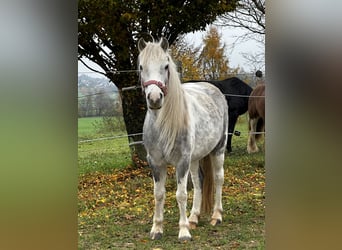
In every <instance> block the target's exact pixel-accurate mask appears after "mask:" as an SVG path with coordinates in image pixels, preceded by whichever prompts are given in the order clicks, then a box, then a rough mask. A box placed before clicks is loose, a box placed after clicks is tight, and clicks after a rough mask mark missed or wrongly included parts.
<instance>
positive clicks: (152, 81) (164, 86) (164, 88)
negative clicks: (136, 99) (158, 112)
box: [142, 80, 167, 96]
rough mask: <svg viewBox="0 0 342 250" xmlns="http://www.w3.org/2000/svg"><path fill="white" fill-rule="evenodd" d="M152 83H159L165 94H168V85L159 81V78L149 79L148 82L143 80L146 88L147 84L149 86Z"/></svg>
mask: <svg viewBox="0 0 342 250" xmlns="http://www.w3.org/2000/svg"><path fill="white" fill-rule="evenodd" d="M152 84H155V85H157V86H158V87H159V88H160V89H161V91H162V92H163V93H164V96H166V94H167V86H166V85H164V84H163V83H162V82H160V81H157V80H149V81H147V82H143V84H142V85H143V86H144V88H146V87H147V86H149V85H152Z"/></svg>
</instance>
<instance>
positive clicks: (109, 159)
mask: <svg viewBox="0 0 342 250" xmlns="http://www.w3.org/2000/svg"><path fill="white" fill-rule="evenodd" d="M101 119H102V118H101V117H87V118H79V119H78V137H79V143H78V166H79V173H80V174H85V173H92V172H96V171H99V172H103V173H104V172H107V173H108V172H111V171H113V169H116V168H124V167H125V166H127V165H129V164H131V163H132V161H131V155H130V149H129V146H128V139H127V137H126V135H127V133H126V131H122V130H117V131H112V132H107V133H99V132H97V129H96V126H95V123H98V122H100V121H101ZM98 138H100V140H97V139H98ZM101 138H102V139H101ZM103 138H107V139H103Z"/></svg>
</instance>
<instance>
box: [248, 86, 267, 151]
mask: <svg viewBox="0 0 342 250" xmlns="http://www.w3.org/2000/svg"><path fill="white" fill-rule="evenodd" d="M248 115H249V121H248V127H249V135H248V142H247V151H248V153H255V152H258V151H259V149H258V146H257V144H256V141H257V140H258V139H260V137H261V136H262V134H263V133H264V132H265V84H259V85H257V86H256V87H255V89H253V91H252V93H251V95H250V96H249V100H248Z"/></svg>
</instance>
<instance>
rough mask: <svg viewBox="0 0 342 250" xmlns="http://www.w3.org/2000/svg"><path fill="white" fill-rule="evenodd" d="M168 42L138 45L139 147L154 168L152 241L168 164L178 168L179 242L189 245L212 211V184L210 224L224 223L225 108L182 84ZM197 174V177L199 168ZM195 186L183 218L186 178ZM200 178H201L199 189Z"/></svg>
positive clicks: (159, 222) (211, 91)
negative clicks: (142, 104) (142, 110)
mask: <svg viewBox="0 0 342 250" xmlns="http://www.w3.org/2000/svg"><path fill="white" fill-rule="evenodd" d="M168 47H169V44H168V41H167V40H166V39H165V38H162V39H161V40H160V41H159V42H148V43H146V42H145V41H144V40H143V39H140V40H139V42H138V48H139V51H140V54H139V58H138V65H139V70H140V79H141V84H142V88H143V91H144V92H145V96H146V102H147V107H148V110H147V113H146V117H145V122H144V128H143V133H144V135H143V141H144V145H145V148H146V151H147V160H148V163H149V166H150V167H151V168H152V175H153V181H154V197H155V211H154V216H153V226H152V229H151V238H152V239H160V238H161V237H162V234H163V210H164V201H165V180H166V175H167V173H166V170H167V164H171V165H173V166H175V167H176V177H177V192H176V198H177V202H178V206H179V211H180V219H179V234H178V238H179V240H181V241H186V240H190V239H191V234H190V232H189V229H190V228H195V227H196V225H197V223H198V219H199V215H200V212H201V204H202V207H203V208H202V210H204V209H210V210H211V209H212V208H211V206H212V203H213V193H214V190H213V181H214V182H215V185H216V192H215V204H214V208H213V214H212V220H211V222H210V223H211V224H212V225H216V224H219V223H221V222H222V211H223V210H222V185H223V179H224V169H223V163H224V153H225V148H226V143H227V132H228V111H227V110H228V108H227V102H226V99H225V97H224V96H223V94H222V93H221V92H220V90H219V89H217V88H216V87H215V86H213V85H212V84H209V83H206V82H197V83H186V84H181V82H180V79H179V76H178V72H177V70H176V66H175V63H174V62H173V61H172V59H171V57H170V55H169V54H168ZM201 160H203V161H202V163H201V165H202V166H201V171H199V162H200V161H201ZM189 171H190V173H191V178H192V181H193V186H194V198H193V207H192V210H191V214H190V217H189V218H187V216H186V204H187V178H188V174H189ZM199 172H201V173H202V175H203V183H201V180H200V175H199ZM201 184H203V186H201Z"/></svg>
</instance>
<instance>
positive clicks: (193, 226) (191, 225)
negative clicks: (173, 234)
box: [189, 222, 197, 229]
mask: <svg viewBox="0 0 342 250" xmlns="http://www.w3.org/2000/svg"><path fill="white" fill-rule="evenodd" d="M196 227H197V223H195V222H189V228H190V229H196Z"/></svg>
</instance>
